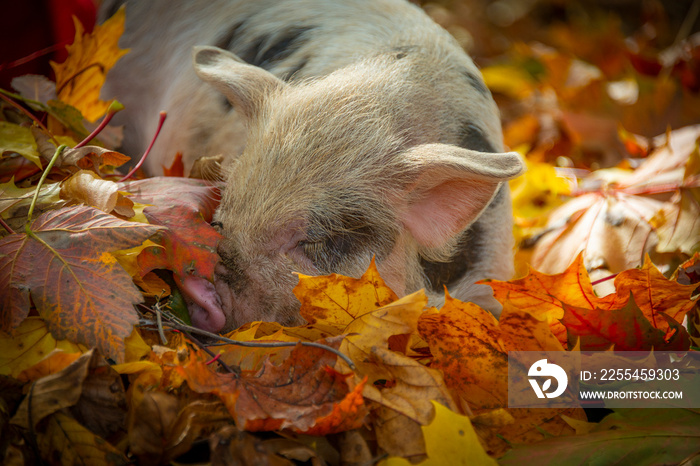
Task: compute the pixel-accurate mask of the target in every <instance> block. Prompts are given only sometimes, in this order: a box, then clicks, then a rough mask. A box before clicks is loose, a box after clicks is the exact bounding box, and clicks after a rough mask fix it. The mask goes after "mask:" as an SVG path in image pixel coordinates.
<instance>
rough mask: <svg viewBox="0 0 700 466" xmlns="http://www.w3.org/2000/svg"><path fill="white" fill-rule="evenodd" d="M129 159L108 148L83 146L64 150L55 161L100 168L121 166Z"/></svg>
mask: <svg viewBox="0 0 700 466" xmlns="http://www.w3.org/2000/svg"><path fill="white" fill-rule="evenodd" d="M51 155H53V154H51ZM129 160H131V158H130V157H128V156H126V155H124V154H122V153H119V152H115V151H113V150H110V149H105V148H103V147H99V146H83V147H79V148H77V149H76V148H68V149H66V150H64V151H63V152H62V153H61V155H60V156H59V160H58V161H57V162H56V163H57V164H58V166H62V165H72V166H75V167H81V168H89V167H92V168H99V169H102V168H104V167H106V166H110V167H121V166H122V165H124V164H125V163H126V162H128V161H129Z"/></svg>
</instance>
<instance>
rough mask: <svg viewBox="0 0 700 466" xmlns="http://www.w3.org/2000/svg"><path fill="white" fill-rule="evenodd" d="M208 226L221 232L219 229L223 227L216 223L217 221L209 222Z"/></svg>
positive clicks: (221, 224)
mask: <svg viewBox="0 0 700 466" xmlns="http://www.w3.org/2000/svg"><path fill="white" fill-rule="evenodd" d="M209 225H211V226H213V227H214V228H216V229H217V230H221V229H222V228H223V226H224V224H223V223H221V222H217V221H214V222H211V223H210V224H209Z"/></svg>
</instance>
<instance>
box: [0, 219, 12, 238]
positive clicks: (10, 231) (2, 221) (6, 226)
mask: <svg viewBox="0 0 700 466" xmlns="http://www.w3.org/2000/svg"><path fill="white" fill-rule="evenodd" d="M0 225H2V227H3V228H4V229H5V230H7V232H8V233H9V234H11V235H13V234H14V233H15V231H14V230H13V229H12V228H11V227H10V225H8V224H7V223H5V220H3V219H2V217H0Z"/></svg>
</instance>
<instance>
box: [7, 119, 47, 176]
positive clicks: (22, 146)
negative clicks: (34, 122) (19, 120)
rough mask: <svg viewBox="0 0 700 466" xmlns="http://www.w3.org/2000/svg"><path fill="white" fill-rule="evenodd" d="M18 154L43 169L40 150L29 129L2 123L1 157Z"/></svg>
mask: <svg viewBox="0 0 700 466" xmlns="http://www.w3.org/2000/svg"><path fill="white" fill-rule="evenodd" d="M5 152H16V153H18V154H19V155H21V156H22V157H24V158H25V159H27V160H29V161H30V162H32V163H33V164H34V165H36V166H37V167H39V168H41V159H40V157H39V149H38V147H37V145H36V141H35V140H34V136H32V132H31V130H30V129H29V128H25V127H23V126H19V125H15V124H12V123H8V122H7V121H0V155H3V154H4V153H5Z"/></svg>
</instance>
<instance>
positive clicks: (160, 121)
mask: <svg viewBox="0 0 700 466" xmlns="http://www.w3.org/2000/svg"><path fill="white" fill-rule="evenodd" d="M166 116H167V113H165V112H160V119H159V120H158V128H156V134H155V135H154V136H153V139H152V140H151V144H149V145H148V149H146V152H144V153H143V156H142V157H141V160H139V163H137V164H136V166H135V167H134V168H132V169H131V171H130V172H129V173H127V174H126V175H124V177H123V178H122V179H121V180H119V182H120V183H121V182H122V181H126V180H128V179H129V178H131V176H132V175H133V174H134V173H136V170H138V169H139V168H141V165H143V162H144V161H145V160H146V157H148V154H150V153H151V149H152V148H153V144H155V143H156V139H157V138H158V134H160V130H161V128H162V127H163V123H164V122H165V117H166Z"/></svg>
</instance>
